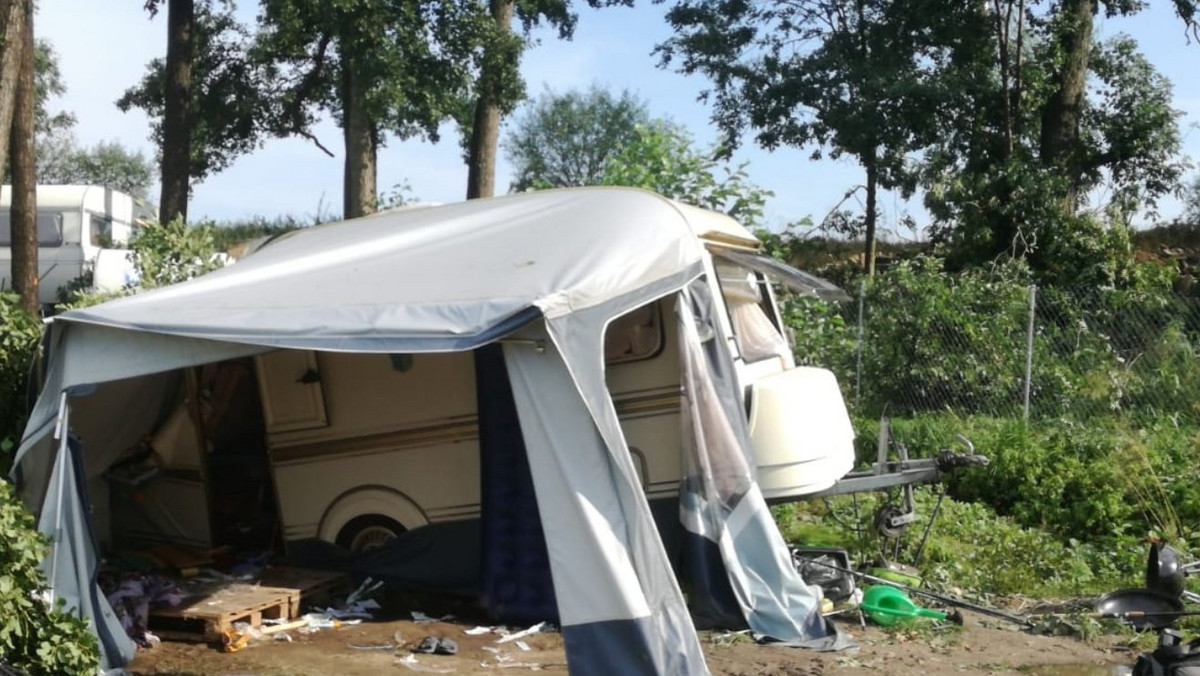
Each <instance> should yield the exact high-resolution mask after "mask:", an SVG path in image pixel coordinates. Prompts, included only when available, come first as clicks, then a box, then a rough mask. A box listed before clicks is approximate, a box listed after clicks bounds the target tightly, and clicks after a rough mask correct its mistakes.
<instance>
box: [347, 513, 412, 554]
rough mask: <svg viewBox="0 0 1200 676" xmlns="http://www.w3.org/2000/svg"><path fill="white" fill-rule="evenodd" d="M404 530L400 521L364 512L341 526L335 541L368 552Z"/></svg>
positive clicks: (393, 538) (394, 537)
mask: <svg viewBox="0 0 1200 676" xmlns="http://www.w3.org/2000/svg"><path fill="white" fill-rule="evenodd" d="M406 530H408V529H406V528H405V527H404V526H402V525H400V522H398V521H396V520H395V519H392V518H389V517H386V516H383V515H382V514H364V515H363V516H356V517H354V518H353V519H350V522H349V523H347V524H346V525H345V526H342V530H341V531H339V532H338V535H337V543H338V544H339V545H341V546H342V547H345V548H346V549H349V550H350V551H352V552H356V553H358V552H369V551H371V550H372V549H379V548H380V547H382V546H384V545H386V544H387V543H388V542H391V541H392V540H395V539H396V538H397V537H398V536H399V535H400V534H401V533H403V532H404V531H406Z"/></svg>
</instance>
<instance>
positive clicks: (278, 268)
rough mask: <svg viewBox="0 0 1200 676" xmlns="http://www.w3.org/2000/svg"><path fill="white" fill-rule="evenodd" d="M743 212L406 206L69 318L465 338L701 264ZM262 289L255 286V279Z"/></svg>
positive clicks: (411, 338) (434, 343)
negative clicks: (706, 249)
mask: <svg viewBox="0 0 1200 676" xmlns="http://www.w3.org/2000/svg"><path fill="white" fill-rule="evenodd" d="M712 233H720V234H721V235H722V236H723V238H724V239H725V240H729V239H732V238H735V237H736V236H737V235H738V234H739V233H740V234H741V236H742V237H743V238H745V241H746V243H749V242H753V241H755V240H754V238H753V236H752V235H750V233H749V232H747V231H746V230H745V229H744V228H742V227H741V226H740V225H738V224H737V223H736V222H734V221H733V220H731V219H729V218H727V217H725V216H721V215H719V214H715V213H712V212H708V211H703V210H700V209H695V208H692V207H687V206H684V205H681V204H678V203H676V202H672V201H670V200H667V199H664V198H662V197H660V196H658V195H655V194H652V193H649V192H645V191H641V190H633V189H626V188H586V189H574V190H557V191H545V192H536V193H526V194H521V195H514V196H507V197H500V198H495V199H489V200H475V201H469V202H463V203H459V204H452V205H448V206H442V207H434V208H426V209H414V210H400V211H397V212H394V213H387V214H380V215H377V216H375V217H372V218H366V219H356V220H352V221H344V222H339V223H331V224H327V225H321V226H317V227H313V228H310V229H307V230H303V231H297V232H293V233H289V234H287V235H285V236H283V237H281V238H279V239H278V240H276V241H274V242H271V243H269V244H268V245H266V246H264V247H263V248H262V249H260V250H259V251H257V252H255V253H254V254H253V255H251V256H248V257H246V258H245V259H243V260H242V261H240V262H239V263H238V264H237V265H234V266H231V267H229V268H226V269H223V270H219V271H217V272H213V273H211V274H208V275H206V276H204V277H202V278H200V279H196V280H192V281H189V282H186V283H184V284H179V285H175V286H172V287H168V288H164V289H159V290H155V291H151V292H147V293H142V294H138V295H136V296H132V297H129V298H124V299H120V300H117V301H113V302H109V303H105V304H104V305H101V306H96V307H93V308H87V309H83V310H76V311H72V312H68V313H66V314H64V315H62V316H61V317H59V318H58V319H59V320H61V321H67V322H86V323H92V324H103V325H108V326H112V327H121V328H137V329H140V330H144V331H152V332H158V333H167V334H174V335H186V336H191V337H197V338H208V339H216V340H224V341H232V342H240V343H251V344H257V345H267V346H280V347H296V348H305V347H307V348H317V349H332V350H355V351H360V350H381V351H387V350H393V349H396V348H397V347H398V346H397V345H396V344H395V343H396V342H403V343H405V349H407V350H409V351H417V350H422V349H429V350H438V349H463V348H466V347H470V346H471V344H472V343H475V344H478V343H479V342H487V340H488V339H489V337H492V336H494V333H495V331H496V330H497V329H498V328H512V325H511V324H510V322H514V321H515V322H516V323H517V324H520V323H523V322H521V321H519V319H520V317H521V315H522V313H524V312H528V311H530V310H531V309H533V308H537V309H538V310H540V311H541V312H542V313H544V314H545V315H546V316H547V317H555V316H560V315H563V314H567V313H570V312H572V311H576V310H580V309H585V308H588V307H592V306H595V305H598V304H600V303H603V302H605V301H608V300H611V299H613V298H616V297H618V296H621V295H623V294H626V293H629V292H631V291H633V290H635V289H639V288H642V287H644V286H645V285H647V284H648V283H651V282H654V281H656V280H660V279H663V278H665V277H668V276H670V275H672V274H675V273H678V272H679V271H680V270H682V269H684V268H686V267H688V266H690V265H694V264H696V263H697V262H698V261H699V260H700V257H701V253H702V251H701V245H700V243H699V242H698V241H697V236H698V235H703V234H709V235H710V236H711V234H712ZM250 288H253V293H247V292H246V289H250Z"/></svg>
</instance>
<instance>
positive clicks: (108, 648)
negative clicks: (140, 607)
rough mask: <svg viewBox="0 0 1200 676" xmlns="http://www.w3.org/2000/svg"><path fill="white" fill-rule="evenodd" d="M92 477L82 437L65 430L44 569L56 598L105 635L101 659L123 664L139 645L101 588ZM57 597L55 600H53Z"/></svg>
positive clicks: (41, 522) (45, 511)
mask: <svg viewBox="0 0 1200 676" xmlns="http://www.w3.org/2000/svg"><path fill="white" fill-rule="evenodd" d="M89 504H90V502H88V500H87V483H86V481H85V480H84V478H83V461H82V458H81V453H80V450H79V445H78V443H77V442H76V441H75V440H74V439H72V438H71V437H70V436H69V435H67V434H63V435H62V438H61V440H60V443H59V444H58V453H57V456H56V457H55V460H54V470H53V472H52V473H51V477H50V491H49V494H48V495H47V496H46V504H45V506H44V507H43V508H42V510H41V512H40V514H39V517H38V531H40V532H42V533H45V534H46V535H48V536H50V538H51V542H52V543H54V544H53V546H52V547H51V548H50V555H49V556H48V557H47V558H46V561H45V562H43V564H42V572H43V573H45V575H46V580H47V582H48V583H49V584H50V589H51V591H52V593H53V594H54V598H55V599H62V600H63V601H64V604H65V608H66V609H67V610H68V611H71V612H74V613H75V614H76V615H77V616H78V617H80V618H82V619H85V620H88V621H89V622H90V624H91V625H92V628H93V630H94V631H95V632H96V636H97V638H98V639H99V645H100V654H101V662H102V664H103V665H105V666H119V665H123V664H126V663H127V662H128V661H129V660H131V659H133V655H134V654H135V653H136V652H137V646H136V645H135V644H134V643H133V641H132V640H131V639H130V638H129V636H127V635H126V634H125V630H124V629H123V628H122V627H121V623H120V621H119V620H118V619H117V616H116V614H115V613H113V610H112V606H110V605H109V603H108V599H106V598H105V597H104V595H103V594H101V593H100V585H99V582H98V580H99V574H100V565H99V561H98V559H97V550H98V548H97V545H96V538H95V535H94V533H93V531H92V526H91V519H90V518H89V515H88V510H87V505H89ZM52 602H53V601H52Z"/></svg>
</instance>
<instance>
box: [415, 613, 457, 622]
mask: <svg viewBox="0 0 1200 676" xmlns="http://www.w3.org/2000/svg"><path fill="white" fill-rule="evenodd" d="M412 618H413V622H417V623H418V624H419V623H422V622H449V621H450V620H453V619H454V616H453V615H442V616H441V617H430V616H428V615H426V614H425V613H423V612H421V611H419V610H414V611H412Z"/></svg>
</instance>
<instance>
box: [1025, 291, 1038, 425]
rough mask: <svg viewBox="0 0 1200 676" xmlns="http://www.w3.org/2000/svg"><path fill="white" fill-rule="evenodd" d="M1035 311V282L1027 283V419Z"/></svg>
mask: <svg viewBox="0 0 1200 676" xmlns="http://www.w3.org/2000/svg"><path fill="white" fill-rule="evenodd" d="M1036 311H1037V284H1030V285H1029V328H1028V331H1027V332H1026V334H1025V420H1029V391H1030V386H1031V385H1032V383H1033V324H1034V321H1035V319H1036V317H1035V314H1036Z"/></svg>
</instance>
